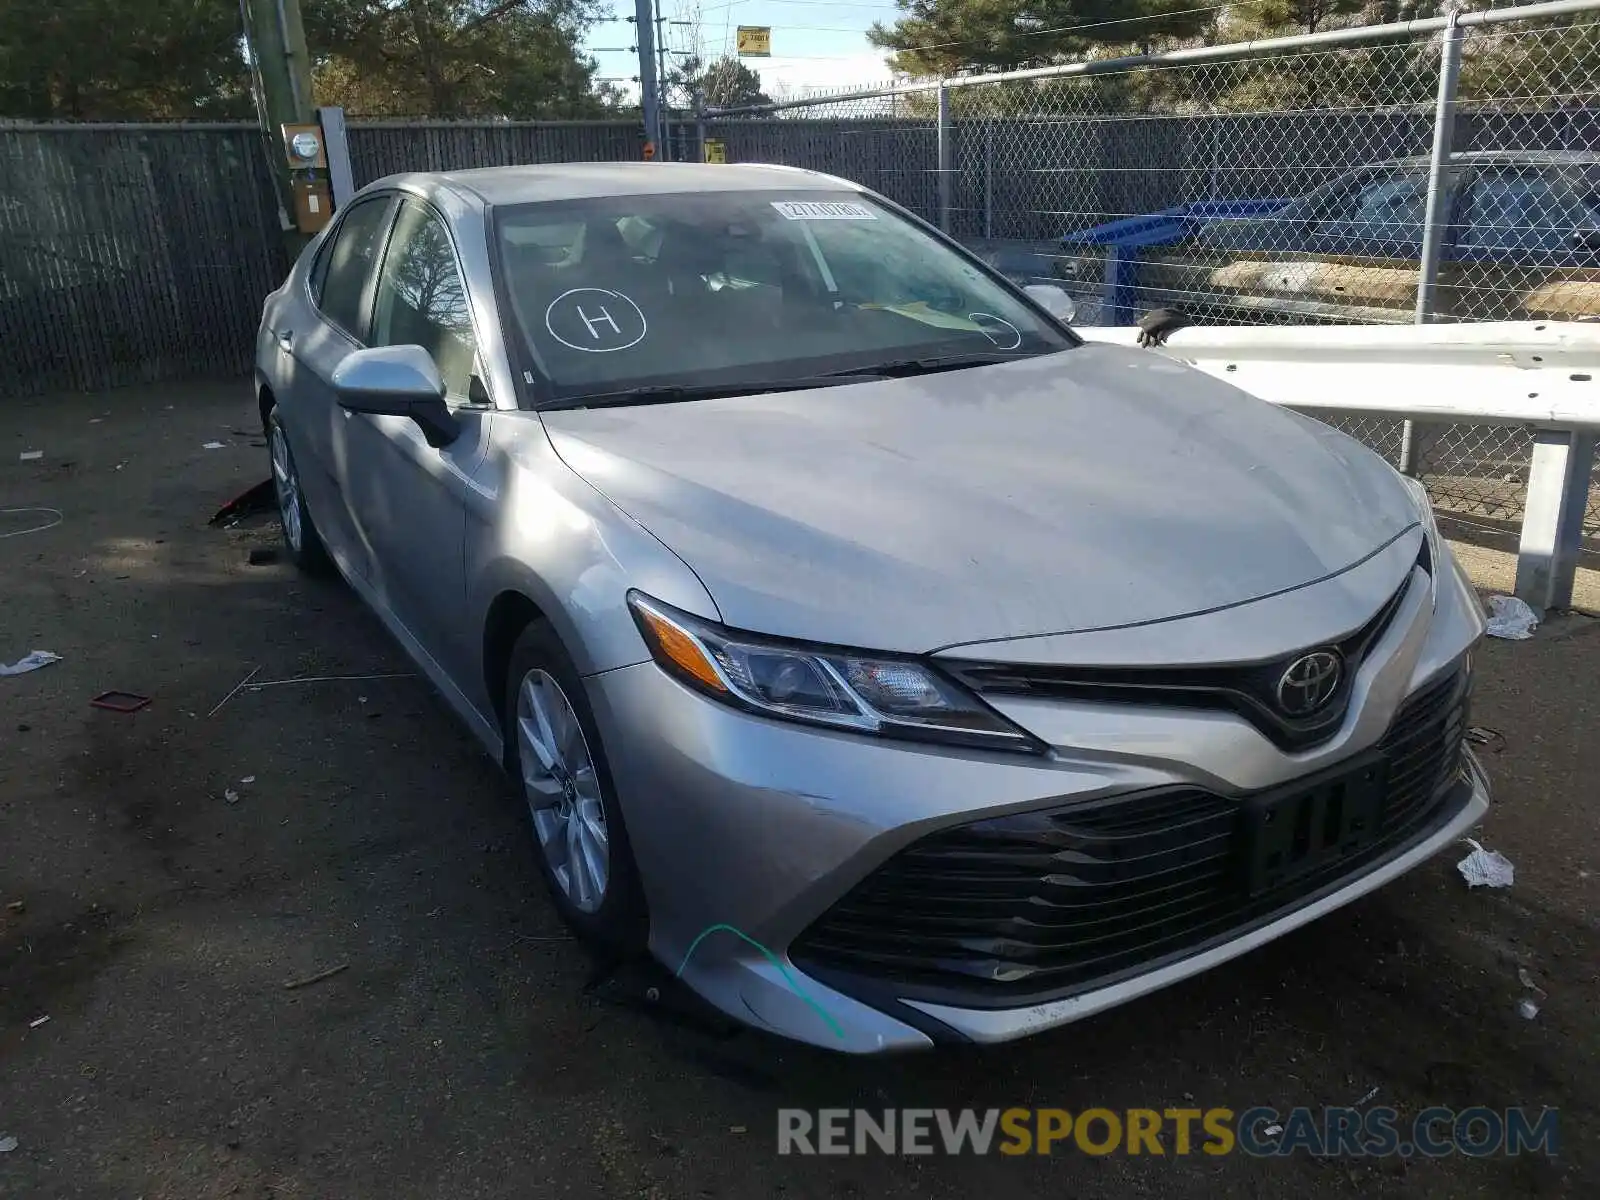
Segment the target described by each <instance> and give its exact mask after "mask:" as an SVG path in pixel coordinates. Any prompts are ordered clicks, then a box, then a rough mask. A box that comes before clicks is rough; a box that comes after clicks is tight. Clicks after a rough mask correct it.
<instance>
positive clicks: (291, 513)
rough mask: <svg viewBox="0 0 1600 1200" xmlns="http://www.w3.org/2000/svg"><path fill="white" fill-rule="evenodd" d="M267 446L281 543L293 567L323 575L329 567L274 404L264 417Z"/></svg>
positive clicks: (308, 572) (292, 454) (329, 563)
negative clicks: (276, 503)
mask: <svg viewBox="0 0 1600 1200" xmlns="http://www.w3.org/2000/svg"><path fill="white" fill-rule="evenodd" d="M267 446H268V448H269V449H270V451H271V454H272V490H273V494H274V495H275V496H276V497H277V499H278V524H279V526H280V527H281V528H282V529H283V544H284V545H285V546H286V547H287V548H288V550H289V557H290V558H291V559H292V560H293V561H294V565H295V566H297V567H299V568H300V569H301V570H302V571H304V572H306V573H307V574H308V575H326V574H327V573H328V571H329V568H330V567H331V566H332V564H331V562H330V561H329V559H328V551H327V549H326V547H324V546H323V544H322V537H321V535H320V534H318V533H317V527H316V525H315V524H313V523H312V520H311V513H310V511H309V510H308V509H307V508H306V497H305V492H304V491H303V490H302V489H301V487H300V472H299V469H298V468H297V467H296V465H295V461H294V453H293V451H291V450H290V449H289V435H288V434H287V433H286V432H285V431H284V428H283V418H282V417H281V416H279V414H278V406H277V405H273V406H272V411H271V412H270V413H268V414H267Z"/></svg>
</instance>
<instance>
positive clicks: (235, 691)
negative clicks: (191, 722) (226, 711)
mask: <svg viewBox="0 0 1600 1200" xmlns="http://www.w3.org/2000/svg"><path fill="white" fill-rule="evenodd" d="M259 674H261V668H260V667H257V668H255V669H254V670H253V671H251V672H250V674H248V675H246V676H245V677H244V678H243V679H241V680H239V682H238V683H236V684H234V685H233V690H232V691H230V692H229V693H228V694H227V695H226V696H224V697H223V698H222V699H221V700H218V701H217V704H216V708H213V709H212V710H211V711H210V712H208V713H207V714H206V716H208V717H214V716H216V715H217V709H220V708H221V707H222V706H223V705H224V704H226V703H227V702H228V701H229V700H232V699H233V698H234V696H236V695H238V692H239V689H240V688H242V687H243V686H244V685H245V684H247V683H249V682H250V681H251V680H252V679H254V678H255V677H256V676H257V675H259Z"/></svg>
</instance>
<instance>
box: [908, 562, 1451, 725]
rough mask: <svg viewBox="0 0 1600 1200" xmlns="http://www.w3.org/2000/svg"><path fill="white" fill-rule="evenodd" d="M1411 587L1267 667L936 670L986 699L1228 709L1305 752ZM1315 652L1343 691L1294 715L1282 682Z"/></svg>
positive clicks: (955, 662)
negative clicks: (1347, 630)
mask: <svg viewBox="0 0 1600 1200" xmlns="http://www.w3.org/2000/svg"><path fill="white" fill-rule="evenodd" d="M1426 554H1427V539H1423V556H1424V557H1421V558H1419V559H1418V562H1419V563H1421V564H1422V565H1424V567H1426V566H1427V565H1428V560H1427V558H1426V557H1425V556H1426ZM1410 586H1411V582H1410V578H1409V577H1408V578H1407V580H1406V582H1404V583H1402V584H1401V585H1400V587H1399V588H1398V589H1396V591H1395V593H1394V594H1393V595H1392V596H1390V597H1389V599H1388V600H1387V601H1385V602H1384V604H1383V606H1382V607H1381V608H1380V609H1379V610H1378V611H1377V612H1376V613H1375V614H1373V616H1372V618H1371V619H1370V620H1369V621H1368V622H1367V623H1366V624H1365V625H1363V626H1362V627H1361V628H1360V629H1357V630H1356V631H1355V632H1354V633H1351V634H1348V635H1346V636H1345V637H1342V638H1339V639H1338V640H1336V641H1332V642H1329V643H1326V644H1325V645H1322V646H1310V647H1306V648H1305V649H1302V650H1297V651H1295V652H1294V653H1293V654H1288V655H1284V656H1282V657H1279V658H1274V659H1271V660H1269V661H1266V662H1257V663H1238V664H1225V665H1220V666H1198V667H1084V666H1068V667H1055V666H1041V665H1038V664H1033V663H988V662H973V661H967V660H960V659H948V658H944V657H941V658H940V660H939V665H940V666H942V667H944V668H945V669H946V670H948V671H950V672H951V673H952V674H953V675H955V676H956V677H957V678H958V679H960V680H961V681H962V682H963V683H965V684H966V685H967V686H968V687H970V688H972V689H973V690H974V691H976V692H978V693H980V694H985V695H999V696H1035V697H1040V698H1044V699H1053V700H1091V701H1098V702H1101V703H1108V704H1145V705H1151V704H1157V705H1163V706H1166V707H1175V708H1211V709H1225V710H1229V711H1232V712H1236V713H1238V714H1239V715H1240V716H1242V717H1243V718H1244V719H1245V720H1247V721H1249V722H1250V723H1251V724H1252V725H1254V726H1255V727H1256V728H1257V729H1259V730H1260V731H1261V732H1262V733H1264V734H1265V735H1266V736H1267V737H1268V738H1270V739H1271V740H1272V741H1273V743H1274V744H1276V745H1278V746H1280V747H1282V748H1283V749H1285V750H1305V749H1309V748H1310V747H1312V746H1315V745H1317V744H1318V743H1320V742H1325V741H1327V740H1328V739H1329V738H1330V737H1332V736H1333V735H1334V733H1336V732H1337V731H1338V729H1339V726H1340V725H1341V724H1343V722H1344V714H1345V710H1346V709H1347V708H1348V707H1349V703H1350V688H1351V684H1352V683H1353V682H1354V680H1355V676H1356V672H1357V671H1358V670H1359V668H1360V666H1361V663H1362V661H1363V660H1364V659H1365V658H1366V656H1367V654H1368V652H1369V651H1370V650H1371V649H1372V647H1373V646H1374V645H1375V644H1376V643H1377V641H1378V639H1379V638H1381V637H1382V636H1383V635H1384V632H1385V631H1386V630H1387V629H1388V628H1389V625H1390V623H1391V622H1392V621H1393V620H1394V616H1395V614H1396V613H1397V612H1399V610H1400V605H1401V602H1402V601H1403V600H1404V599H1405V595H1406V592H1407V591H1408V590H1409V588H1410ZM1313 650H1329V651H1332V652H1333V653H1334V654H1336V655H1337V656H1338V658H1339V660H1340V661H1341V663H1342V664H1343V670H1342V672H1341V677H1340V683H1339V687H1338V690H1337V691H1335V692H1334V694H1333V695H1332V696H1330V697H1329V698H1328V700H1327V702H1326V703H1324V704H1323V705H1322V706H1321V707H1320V708H1318V709H1317V710H1316V711H1315V712H1313V713H1310V714H1308V715H1306V716H1293V715H1291V714H1289V713H1286V712H1285V711H1284V710H1283V708H1282V706H1281V705H1280V703H1279V700H1278V694H1277V692H1278V683H1279V681H1280V680H1281V679H1282V678H1283V675H1284V672H1285V670H1287V669H1288V667H1289V665H1290V664H1291V663H1293V662H1294V661H1295V660H1297V659H1299V658H1300V657H1302V656H1303V655H1304V654H1306V653H1308V652H1310V651H1313Z"/></svg>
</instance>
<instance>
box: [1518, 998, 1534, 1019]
mask: <svg viewBox="0 0 1600 1200" xmlns="http://www.w3.org/2000/svg"><path fill="white" fill-rule="evenodd" d="M1517 1015H1518V1016H1519V1017H1521V1018H1522V1019H1523V1020H1524V1021H1531V1020H1533V1019H1534V1018H1535V1017H1537V1016H1538V1015H1539V1006H1538V1005H1537V1004H1535V1003H1534V1002H1533V1001H1532V1000H1527V999H1523V1000H1519V1001H1517Z"/></svg>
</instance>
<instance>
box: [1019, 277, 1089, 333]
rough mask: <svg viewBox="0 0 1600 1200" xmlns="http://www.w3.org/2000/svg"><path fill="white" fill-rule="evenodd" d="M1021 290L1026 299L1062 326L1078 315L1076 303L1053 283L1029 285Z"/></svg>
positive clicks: (1063, 289)
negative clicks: (1025, 294) (1026, 296)
mask: <svg viewBox="0 0 1600 1200" xmlns="http://www.w3.org/2000/svg"><path fill="white" fill-rule="evenodd" d="M1022 290H1023V291H1024V292H1026V293H1027V295H1028V299H1030V300H1032V301H1033V302H1034V303H1035V304H1037V305H1038V306H1039V307H1040V308H1042V309H1044V310H1045V312H1047V313H1049V314H1050V315H1051V316H1052V317H1054V318H1055V319H1056V320H1058V321H1060V322H1062V323H1063V324H1067V323H1070V322H1071V320H1072V318H1073V317H1075V316H1077V315H1078V304H1077V301H1075V300H1074V299H1073V298H1072V297H1071V296H1069V295H1067V292H1066V289H1065V288H1060V287H1057V286H1056V285H1055V284H1053V283H1030V284H1028V286H1027V287H1025V288H1023V289H1022Z"/></svg>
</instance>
